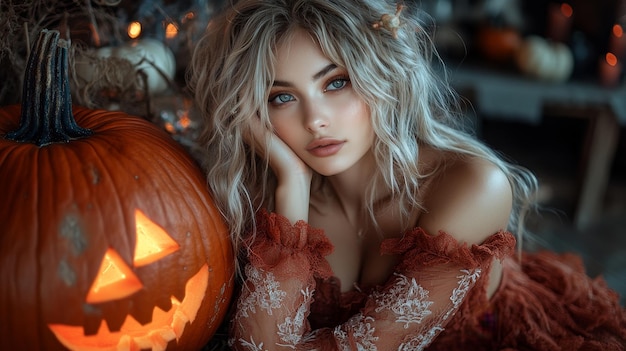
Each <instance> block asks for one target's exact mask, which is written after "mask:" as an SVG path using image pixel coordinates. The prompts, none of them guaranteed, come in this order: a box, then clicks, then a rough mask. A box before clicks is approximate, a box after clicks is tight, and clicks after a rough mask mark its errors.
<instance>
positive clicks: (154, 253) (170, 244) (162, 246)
mask: <svg viewBox="0 0 626 351" xmlns="http://www.w3.org/2000/svg"><path fill="white" fill-rule="evenodd" d="M135 223H136V227H137V231H136V235H137V245H135V257H134V262H133V263H134V265H135V267H141V266H145V265H147V264H150V263H152V262H154V261H157V260H159V259H161V258H162V257H165V256H167V255H169V254H171V253H172V252H174V251H176V250H178V249H179V248H180V246H179V245H178V243H176V241H174V239H172V238H171V237H170V236H169V235H168V234H167V233H166V232H165V230H163V228H161V227H160V226H159V225H158V224H156V223H154V222H152V221H151V220H150V219H149V218H148V217H146V215H145V214H144V213H143V212H141V211H140V210H135Z"/></svg>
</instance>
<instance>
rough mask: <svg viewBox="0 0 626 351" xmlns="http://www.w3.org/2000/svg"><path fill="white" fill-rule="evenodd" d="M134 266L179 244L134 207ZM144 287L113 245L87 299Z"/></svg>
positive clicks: (125, 293)
mask: <svg viewBox="0 0 626 351" xmlns="http://www.w3.org/2000/svg"><path fill="white" fill-rule="evenodd" d="M135 235H136V238H137V240H136V245H135V255H134V258H133V264H134V265H135V267H141V266H145V265H147V264H150V263H152V262H154V261H157V260H159V259H161V258H163V257H165V256H167V255H169V254H171V253H172V252H174V251H176V250H178V249H179V248H180V246H179V245H178V243H176V241H174V239H172V238H171V237H170V236H169V235H168V234H167V233H166V232H165V230H163V228H161V227H160V226H159V225H157V224H156V223H154V222H152V221H151V220H150V219H149V218H148V217H147V216H146V215H145V214H144V213H143V212H141V211H139V210H135ZM142 287H143V284H141V282H140V281H139V278H137V276H136V275H135V274H134V273H133V271H132V269H131V268H130V267H128V265H127V264H126V263H125V262H124V260H123V259H122V257H121V256H120V255H119V254H118V253H117V252H116V251H115V250H113V249H112V248H109V249H108V250H107V251H106V253H105V254H104V258H103V260H102V263H101V264H100V270H99V271H98V275H97V276H96V279H95V281H94V282H93V284H92V286H91V288H90V289H89V293H88V294H87V300H86V301H87V302H88V303H100V302H106V301H111V300H117V299H121V298H124V297H128V296H130V295H132V294H134V293H136V292H137V291H139V290H140V289H141V288H142Z"/></svg>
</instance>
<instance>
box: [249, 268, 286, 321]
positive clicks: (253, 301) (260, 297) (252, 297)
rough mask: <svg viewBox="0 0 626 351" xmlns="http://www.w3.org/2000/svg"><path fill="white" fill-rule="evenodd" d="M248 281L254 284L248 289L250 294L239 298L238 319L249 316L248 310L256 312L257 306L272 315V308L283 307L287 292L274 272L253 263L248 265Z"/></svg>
mask: <svg viewBox="0 0 626 351" xmlns="http://www.w3.org/2000/svg"><path fill="white" fill-rule="evenodd" d="M246 276H247V277H248V281H249V282H250V283H251V285H252V286H254V290H253V291H248V296H247V297H246V298H244V299H240V300H239V306H238V307H237V319H239V318H241V317H246V318H247V317H249V314H248V311H250V312H253V313H256V306H259V307H260V308H261V309H262V310H266V311H267V314H269V315H270V316H271V315H272V309H277V308H281V302H282V300H283V299H284V298H285V295H287V293H286V292H285V291H283V290H280V289H279V287H280V283H278V282H277V281H276V279H275V278H274V275H273V274H272V272H263V271H261V270H260V269H257V268H256V267H254V266H252V265H247V266H246Z"/></svg>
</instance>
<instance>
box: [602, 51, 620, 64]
mask: <svg viewBox="0 0 626 351" xmlns="http://www.w3.org/2000/svg"><path fill="white" fill-rule="evenodd" d="M605 59H606V63H608V64H609V65H610V66H613V67H615V65H617V56H615V55H614V54H612V53H610V52H607V53H606V56H605Z"/></svg>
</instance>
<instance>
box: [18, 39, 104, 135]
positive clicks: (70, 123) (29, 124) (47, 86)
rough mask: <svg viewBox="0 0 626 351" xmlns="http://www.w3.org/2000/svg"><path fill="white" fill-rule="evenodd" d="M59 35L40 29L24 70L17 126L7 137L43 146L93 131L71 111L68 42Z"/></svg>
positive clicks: (89, 133)
mask: <svg viewBox="0 0 626 351" xmlns="http://www.w3.org/2000/svg"><path fill="white" fill-rule="evenodd" d="M59 36H60V35H59V31H56V30H47V29H43V30H42V31H41V32H40V33H39V38H38V39H37V42H36V43H35V45H34V46H33V49H32V50H31V53H30V55H29V57H28V63H27V65H26V71H25V73H24V90H23V94H22V112H21V117H20V126H19V128H18V129H16V130H14V131H12V132H10V133H7V135H6V138H7V139H11V140H15V141H18V142H30V143H34V144H36V145H37V146H44V145H47V144H52V143H59V142H68V141H70V140H72V139H78V138H82V137H86V136H89V135H91V134H93V132H92V131H91V130H89V129H85V128H82V127H80V126H78V125H77V124H76V120H75V119H74V115H73V114H72V97H71V95H70V80H69V75H68V58H67V55H68V46H69V43H68V42H67V41H66V40H63V39H59Z"/></svg>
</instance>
